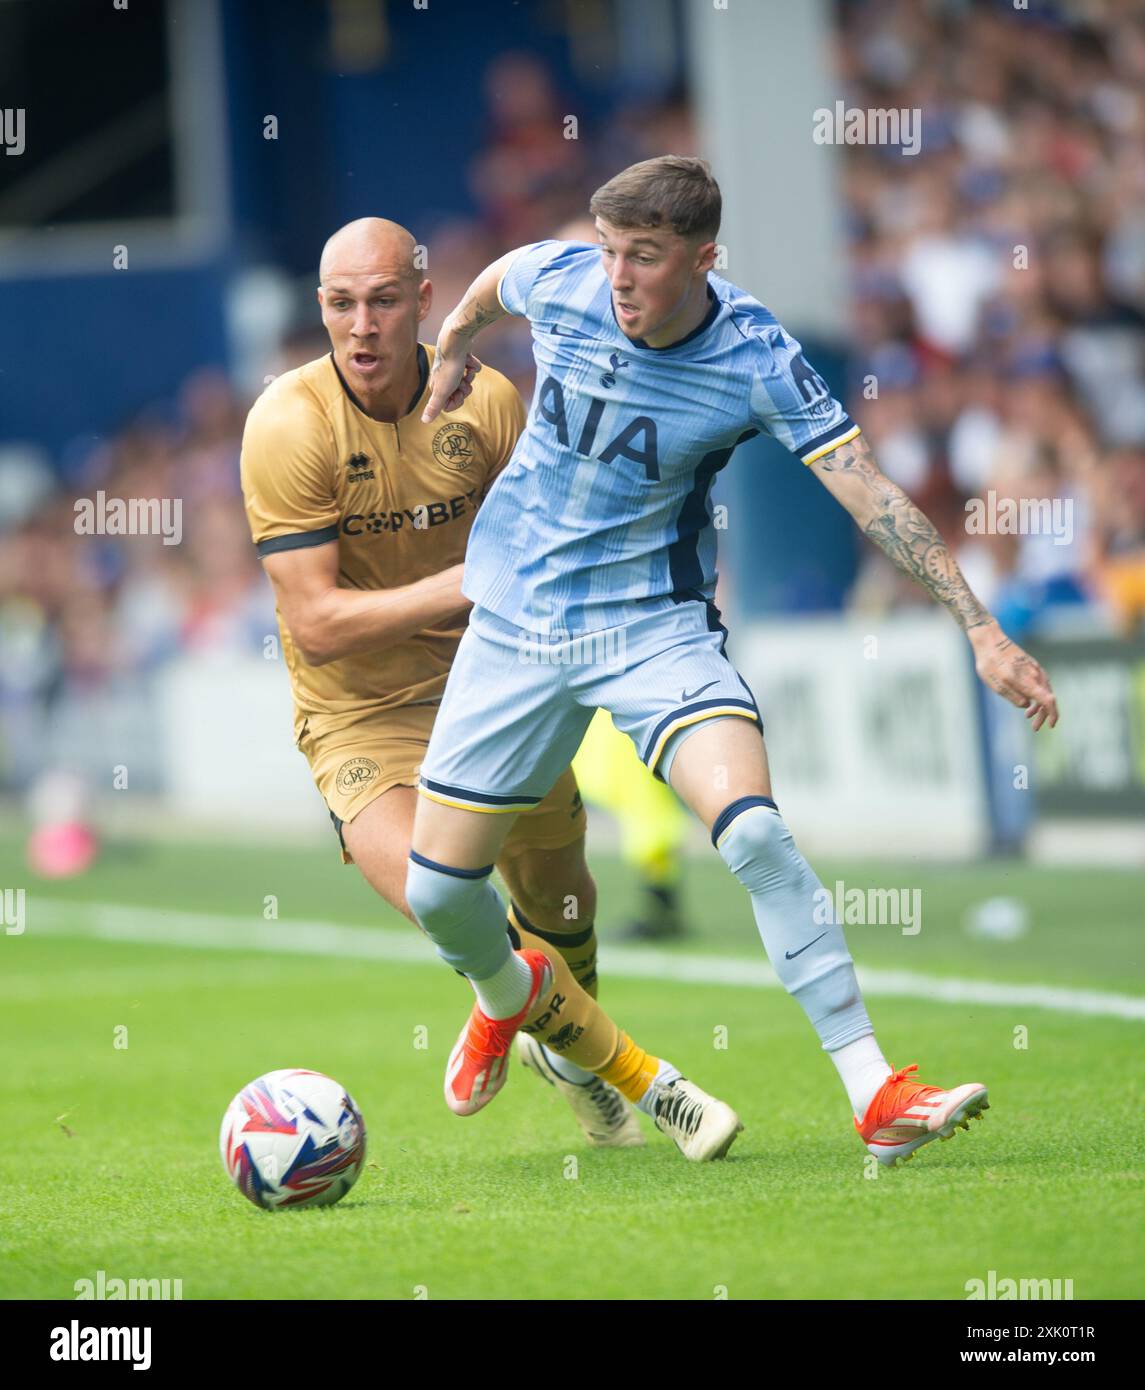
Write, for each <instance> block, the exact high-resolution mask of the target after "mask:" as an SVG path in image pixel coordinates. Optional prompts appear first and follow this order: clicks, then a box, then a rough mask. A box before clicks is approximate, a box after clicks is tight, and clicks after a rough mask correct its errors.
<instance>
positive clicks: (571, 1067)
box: [541, 1044, 596, 1086]
mask: <svg viewBox="0 0 1145 1390" xmlns="http://www.w3.org/2000/svg"><path fill="white" fill-rule="evenodd" d="M541 1051H542V1052H543V1053H544V1054H545V1057H546V1058H547V1059H548V1063H549V1066H550V1067H552V1069H553V1071H555V1072H556V1074H557V1075H558V1076H559V1077H560V1078H561V1080H562V1081H571V1082H572V1084H573V1085H574V1086H587V1085H588V1083H589V1082H590V1081H595V1080H596V1073H595V1072H591V1071H585V1069H584V1068H583V1067H578V1066H577V1064H576V1063H575V1062H571V1061H570V1060H569V1059H568V1058H567V1057H562V1056H561V1054H560V1053H559V1052H553V1051H552V1049H551V1048H548V1047H545V1046H544V1045H543V1044H542V1046H541Z"/></svg>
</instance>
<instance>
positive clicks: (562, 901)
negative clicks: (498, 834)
mask: <svg viewBox="0 0 1145 1390" xmlns="http://www.w3.org/2000/svg"><path fill="white" fill-rule="evenodd" d="M578 843H579V847H580V852H579V853H576V854H570V855H568V856H554V855H546V856H531V855H527V854H525V855H520V856H519V857H518V858H517V859H516V861H515V863H514V865H513V869H512V874H511V878H512V892H513V901H514V902H515V903H517V904H518V905H519V906H520V908H521V909H522V911H523V912H524V913H525V915H526V916H527V917H528V918H530V920H532V921H534V922H536V923H537V924H538V925H539V926H543V927H546V928H547V929H549V930H552V931H562V930H565V931H570V932H572V931H577V930H579V929H580V928H582V927H584V926H586V925H587V924H588V923H590V922H592V921H594V920H595V917H596V881H595V880H594V879H593V876H592V874H591V873H590V872H589V868H588V865H587V863H586V862H585V858H584V852H583V843H584V842H583V841H580V842H578Z"/></svg>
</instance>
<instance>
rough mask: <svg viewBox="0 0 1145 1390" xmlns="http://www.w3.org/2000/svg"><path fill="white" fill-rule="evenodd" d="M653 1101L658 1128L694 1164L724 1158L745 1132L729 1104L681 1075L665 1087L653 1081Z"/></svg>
mask: <svg viewBox="0 0 1145 1390" xmlns="http://www.w3.org/2000/svg"><path fill="white" fill-rule="evenodd" d="M651 1099H652V1106H653V1109H654V1110H655V1113H656V1128H657V1129H659V1130H662V1131H663V1132H664V1133H665V1134H666V1135H668V1137H669V1138H670V1139H672V1140H673V1141H674V1142H675V1145H676V1147H677V1148H678V1149H679V1150H680V1152H681V1153H682V1154H683V1155H684V1157H685V1158H688V1159H691V1161H692V1162H693V1163H708V1162H710V1161H711V1160H712V1159H714V1158H723V1157H724V1155H725V1154H726V1153H727V1151H728V1150H729V1149H730V1148H731V1146H732V1144H733V1143H735V1137H736V1135H737V1134H738V1133H739V1132H740V1130H742V1129H743V1125H742V1123H741V1122H740V1117H739V1116H738V1115H737V1114H736V1112H735V1111H734V1110H733V1109H732V1108H731V1106H730V1105H725V1104H724V1102H723V1101H722V1100H716V1098H715V1096H710V1095H708V1093H707V1091H701V1090H700V1088H699V1086H697V1085H696V1083H695V1082H694V1081H687V1080H685V1078H684V1077H682V1076H681V1077H679V1078H678V1079H677V1080H675V1081H669V1082H668V1083H667V1084H666V1085H665V1084H662V1083H660V1082H657V1081H654V1082H653V1083H652V1098H651Z"/></svg>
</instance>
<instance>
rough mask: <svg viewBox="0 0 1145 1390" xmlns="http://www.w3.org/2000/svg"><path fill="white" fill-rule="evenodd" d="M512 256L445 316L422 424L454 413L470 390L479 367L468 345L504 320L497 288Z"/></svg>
mask: <svg viewBox="0 0 1145 1390" xmlns="http://www.w3.org/2000/svg"><path fill="white" fill-rule="evenodd" d="M516 254H517V252H516V251H510V252H509V254H508V255H507V256H502V257H501V259H500V260H499V261H494V262H493V264H492V265H488V266H486V267H485V269H484V270H483V271H482V272H481V274H480V275H479V276H478V277H477V279H476V280H474V282H473V283H472V284H471V285H470V286H469V288H468V289H467V290H466V291H465V296H464V298H463V299H462V301H461V303H460V304H458V306H457V307H456V308H455V309H454V310H453V311H452V313H450V314H447V315H446V318H445V322H444V323H443V324H442V325H441V332H440V333H439V334H438V335H437V352H436V353H435V354H434V359H433V370H432V371H431V372H430V376H429V380H430V386H431V388H432V389H431V390H430V394H429V400H428V401H426V404H425V410H424V411H422V416H421V418H422V420H423V421H424V422H425V423H427V424H428V423H429V421H430V420H433V419H434V418H435V417H436V416H438V415H439V414H440V413H441V412H442V411H443V410H456V409H457V407H458V406H459V405H460V404H461V402H462V401H463V400H464V399H465V398H466V396H468V395H469V393H470V392H471V391H472V390H473V378H474V377H475V376H476V375H477V373H478V372H479V371H480V370H481V363H480V362H478V360H477V358H476V357H474V356H473V355H472V353H470V351H469V345H470V343H472V341H473V339H474V338H476V336H477V335H478V333H480V332H481V330H482V329H483V328H486V327H488V325H489V324H491V323H496V321H497V320H498V319H499V318H504V316H505V309H504V308H503V307H502V304H501V301H500V299H499V298H498V297H497V286H498V285H499V284H500V283H501V276H502V275H504V273H505V271H506V270H507V269H508V268H509V262H510V261H511V260H512V259H513V257H514V256H515V255H516Z"/></svg>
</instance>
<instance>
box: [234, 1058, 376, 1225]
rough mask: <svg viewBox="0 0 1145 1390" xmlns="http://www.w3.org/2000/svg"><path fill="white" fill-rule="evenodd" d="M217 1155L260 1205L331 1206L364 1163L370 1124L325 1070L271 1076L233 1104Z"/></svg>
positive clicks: (245, 1193) (238, 1184) (246, 1194)
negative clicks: (326, 1074) (219, 1153)
mask: <svg viewBox="0 0 1145 1390" xmlns="http://www.w3.org/2000/svg"><path fill="white" fill-rule="evenodd" d="M219 1151H220V1152H221V1153H222V1156H223V1167H224V1168H226V1170H227V1173H228V1175H229V1176H230V1179H231V1181H232V1182H233V1183H234V1185H235V1186H236V1187H237V1188H238V1190H239V1191H240V1192H241V1193H242V1194H243V1196H244V1197H249V1198H250V1200H251V1201H252V1202H253V1203H254V1204H255V1206H257V1207H265V1208H266V1209H268V1210H272V1211H273V1210H276V1209H277V1208H279V1207H328V1206H330V1205H332V1204H333V1203H334V1202H337V1201H339V1200H340V1199H341V1198H342V1197H344V1196H345V1195H346V1193H347V1192H349V1190H350V1189H351V1188H352V1187H353V1186H354V1184H355V1182H357V1180H358V1174H359V1173H360V1172H361V1171H362V1164H363V1163H364V1162H365V1161H366V1126H365V1125H364V1124H363V1123H362V1116H361V1113H360V1112H359V1110H358V1107H357V1106H356V1105H355V1104H354V1102H353V1100H352V1099H351V1098H350V1095H349V1093H348V1092H347V1091H346V1090H345V1089H344V1088H343V1087H342V1086H339V1084H338V1083H337V1082H336V1081H333V1080H331V1078H330V1077H328V1076H323V1074H322V1073H321V1072H320V1071H305V1070H303V1069H302V1068H297V1067H295V1068H288V1069H287V1070H285V1071H268V1072H267V1074H266V1075H265V1076H260V1077H259V1078H258V1080H257V1081H252V1082H251V1083H250V1085H249V1086H244V1087H243V1088H242V1090H241V1091H240V1092H239V1093H238V1095H237V1096H235V1098H234V1100H232V1101H231V1103H230V1105H229V1106H228V1107H227V1113H226V1114H225V1115H224V1116H223V1125H222V1129H221V1130H220V1131H219Z"/></svg>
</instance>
